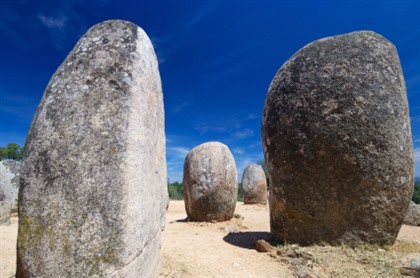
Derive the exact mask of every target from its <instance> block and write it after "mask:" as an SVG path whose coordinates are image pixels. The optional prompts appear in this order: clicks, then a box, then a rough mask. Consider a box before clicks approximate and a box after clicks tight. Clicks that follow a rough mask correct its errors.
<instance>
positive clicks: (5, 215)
mask: <svg viewBox="0 0 420 278" xmlns="http://www.w3.org/2000/svg"><path fill="white" fill-rule="evenodd" d="M11 208H12V206H11V203H10V202H9V201H0V225H9V224H10V213H11Z"/></svg>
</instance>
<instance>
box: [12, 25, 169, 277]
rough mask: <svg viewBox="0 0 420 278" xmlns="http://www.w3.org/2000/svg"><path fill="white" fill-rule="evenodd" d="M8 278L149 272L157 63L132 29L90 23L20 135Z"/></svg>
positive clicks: (160, 182)
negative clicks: (14, 246) (12, 275)
mask: <svg viewBox="0 0 420 278" xmlns="http://www.w3.org/2000/svg"><path fill="white" fill-rule="evenodd" d="M26 143H27V145H26V151H25V156H26V157H25V159H24V164H23V166H22V172H21V191H20V193H19V202H20V203H19V234H18V250H17V251H18V252H17V256H18V261H17V277H155V276H157V275H158V273H159V268H160V244H161V228H162V223H164V214H165V210H166V206H167V200H168V199H167V179H166V158H165V134H164V111H163V95H162V89H161V81H160V75H159V70H158V63H157V59H156V55H155V53H154V50H153V47H152V44H151V42H150V40H149V38H148V37H147V35H146V34H145V33H144V31H143V30H142V29H141V28H139V27H138V26H136V25H134V24H132V23H129V22H125V21H106V22H103V23H100V24H98V25H95V26H94V27H92V28H91V29H90V30H89V31H88V32H87V33H86V34H85V35H84V36H83V37H82V38H81V39H80V40H79V42H78V43H77V45H76V46H75V47H74V49H73V50H72V52H71V53H70V54H69V55H68V56H67V58H66V60H65V61H64V62H63V63H62V64H61V66H60V67H59V68H58V70H57V71H56V72H55V74H54V75H53V76H52V78H51V80H50V82H49V84H48V86H47V88H46V90H45V92H44V95H43V97H42V100H41V103H40V104H39V106H38V109H37V112H36V114H35V116H34V119H33V121H32V124H31V127H30V130H29V133H28V138H27V141H26Z"/></svg>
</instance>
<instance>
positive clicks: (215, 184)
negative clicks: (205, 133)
mask: <svg viewBox="0 0 420 278" xmlns="http://www.w3.org/2000/svg"><path fill="white" fill-rule="evenodd" d="M183 185H184V200H185V209H186V211H187V215H188V218H189V219H190V220H192V221H208V222H210V221H227V220H230V219H231V218H232V216H233V213H234V211H235V206H236V198H237V194H238V182H237V171H236V165H235V160H234V158H233V156H232V153H231V152H230V150H229V148H228V147H227V146H226V145H224V144H222V143H219V142H209V143H204V144H202V145H199V146H197V147H195V148H194V149H192V150H191V151H190V152H189V153H188V154H187V157H186V158H185V163H184V178H183Z"/></svg>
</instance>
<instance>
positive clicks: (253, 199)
mask: <svg viewBox="0 0 420 278" xmlns="http://www.w3.org/2000/svg"><path fill="white" fill-rule="evenodd" d="M241 184H242V193H243V195H244V204H260V205H266V204H267V180H266V178H265V173H264V171H263V169H262V168H261V166H259V165H257V164H249V165H248V166H246V167H245V170H244V173H243V174H242V183H241Z"/></svg>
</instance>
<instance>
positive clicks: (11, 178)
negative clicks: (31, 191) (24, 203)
mask: <svg viewBox="0 0 420 278" xmlns="http://www.w3.org/2000/svg"><path fill="white" fill-rule="evenodd" d="M21 166H22V162H21V161H16V160H3V161H1V162H0V201H3V200H2V198H1V195H2V194H1V192H3V195H4V197H3V198H4V200H6V201H9V202H10V205H11V210H12V211H14V212H16V210H17V204H18V193H19V179H20V169H21Z"/></svg>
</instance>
